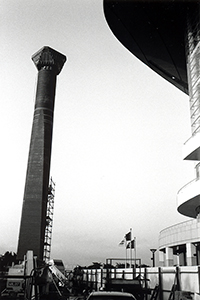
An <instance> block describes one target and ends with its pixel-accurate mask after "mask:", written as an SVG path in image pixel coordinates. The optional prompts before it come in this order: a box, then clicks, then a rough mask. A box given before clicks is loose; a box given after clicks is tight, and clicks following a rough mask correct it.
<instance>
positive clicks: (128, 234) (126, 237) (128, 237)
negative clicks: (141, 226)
mask: <svg viewBox="0 0 200 300" xmlns="http://www.w3.org/2000/svg"><path fill="white" fill-rule="evenodd" d="M125 239H126V241H130V240H131V231H129V232H128V233H127V234H126V235H125Z"/></svg>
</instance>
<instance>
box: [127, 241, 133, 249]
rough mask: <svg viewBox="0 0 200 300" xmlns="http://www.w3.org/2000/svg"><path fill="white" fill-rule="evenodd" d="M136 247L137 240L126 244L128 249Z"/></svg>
mask: <svg viewBox="0 0 200 300" xmlns="http://www.w3.org/2000/svg"><path fill="white" fill-rule="evenodd" d="M129 248H130V249H134V248H135V240H132V241H131V242H129V243H128V244H127V246H126V249H129Z"/></svg>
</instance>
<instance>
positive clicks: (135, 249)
mask: <svg viewBox="0 0 200 300" xmlns="http://www.w3.org/2000/svg"><path fill="white" fill-rule="evenodd" d="M134 252H135V269H136V237H134Z"/></svg>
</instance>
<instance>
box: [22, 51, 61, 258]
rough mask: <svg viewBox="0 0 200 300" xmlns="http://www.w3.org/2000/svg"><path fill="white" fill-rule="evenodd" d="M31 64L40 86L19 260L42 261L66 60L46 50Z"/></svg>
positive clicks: (33, 58)
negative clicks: (57, 95) (56, 105)
mask: <svg viewBox="0 0 200 300" xmlns="http://www.w3.org/2000/svg"><path fill="white" fill-rule="evenodd" d="M32 60H33V62H34V63H35V65H36V67H37V69H38V82H37V91H36V100H35V110H34V117H33V125H32V134H31V141H30V149H29V157H28V166H27V174H26V182H25V190H24V199H23V207H22V216H21V225H20V232H19V241H18V250H17V257H18V259H23V257H24V255H25V254H26V252H27V251H28V250H33V253H34V255H36V256H37V258H38V260H43V250H44V233H45V227H46V210H47V200H48V185H49V171H50V161H51V145H52V131H53V113H54V100H55V89H56V78H57V75H58V74H59V73H60V71H61V69H62V67H63V65H64V63H65V61H66V57H65V56H64V55H63V54H61V53H59V52H57V51H55V50H53V49H51V48H50V47H46V46H45V47H43V48H42V49H41V50H39V51H38V52H37V53H35V54H34V55H33V56H32Z"/></svg>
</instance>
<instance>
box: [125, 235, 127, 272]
mask: <svg viewBox="0 0 200 300" xmlns="http://www.w3.org/2000/svg"><path fill="white" fill-rule="evenodd" d="M125 241H126V243H125V249H126V261H125V268H126V267H127V240H126V239H125Z"/></svg>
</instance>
